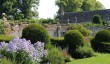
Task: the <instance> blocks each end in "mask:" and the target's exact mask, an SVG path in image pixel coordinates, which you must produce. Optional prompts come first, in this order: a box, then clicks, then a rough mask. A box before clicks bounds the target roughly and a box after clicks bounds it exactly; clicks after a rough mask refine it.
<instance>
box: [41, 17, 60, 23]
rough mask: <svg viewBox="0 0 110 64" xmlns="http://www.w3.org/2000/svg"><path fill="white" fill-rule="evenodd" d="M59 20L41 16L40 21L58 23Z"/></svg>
mask: <svg viewBox="0 0 110 64" xmlns="http://www.w3.org/2000/svg"><path fill="white" fill-rule="evenodd" d="M58 21H59V20H58V19H51V18H47V19H43V18H41V19H40V20H39V22H40V23H42V24H45V23H50V24H56V23H57V22H58Z"/></svg>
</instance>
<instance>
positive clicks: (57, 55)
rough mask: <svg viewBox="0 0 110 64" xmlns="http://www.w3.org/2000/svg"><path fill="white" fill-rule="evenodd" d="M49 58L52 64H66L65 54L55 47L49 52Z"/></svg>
mask: <svg viewBox="0 0 110 64" xmlns="http://www.w3.org/2000/svg"><path fill="white" fill-rule="evenodd" d="M47 58H48V60H49V61H50V63H51V64H64V62H65V57H64V55H63V53H62V52H61V51H60V50H58V49H57V48H54V47H53V48H51V49H50V50H49V52H48V56H47Z"/></svg>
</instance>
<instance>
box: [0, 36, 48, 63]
mask: <svg viewBox="0 0 110 64" xmlns="http://www.w3.org/2000/svg"><path fill="white" fill-rule="evenodd" d="M0 51H1V55H3V56H6V57H7V58H9V59H11V60H12V61H14V62H15V63H20V64H33V63H34V64H36V63H39V62H41V61H42V58H43V57H46V55H47V51H46V50H45V49H44V43H42V42H39V41H38V42H36V43H35V44H34V45H33V44H31V42H30V41H26V39H19V37H15V38H14V39H12V41H10V42H9V43H5V42H0Z"/></svg>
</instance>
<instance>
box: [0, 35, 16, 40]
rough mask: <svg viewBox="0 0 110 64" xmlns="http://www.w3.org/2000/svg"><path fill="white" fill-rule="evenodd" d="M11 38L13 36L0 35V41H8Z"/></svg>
mask: <svg viewBox="0 0 110 64" xmlns="http://www.w3.org/2000/svg"><path fill="white" fill-rule="evenodd" d="M13 38H14V37H13V36H7V35H0V41H10V40H12V39H13Z"/></svg>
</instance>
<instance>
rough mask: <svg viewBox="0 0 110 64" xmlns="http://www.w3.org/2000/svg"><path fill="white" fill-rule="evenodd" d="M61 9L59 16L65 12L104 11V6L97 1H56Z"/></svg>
mask: <svg viewBox="0 0 110 64" xmlns="http://www.w3.org/2000/svg"><path fill="white" fill-rule="evenodd" d="M56 5H57V6H58V7H59V10H58V13H57V16H58V17H59V16H60V15H61V14H62V13H63V12H81V11H90V10H102V9H104V6H103V5H102V4H101V3H100V2H98V1H96V0H56Z"/></svg>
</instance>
